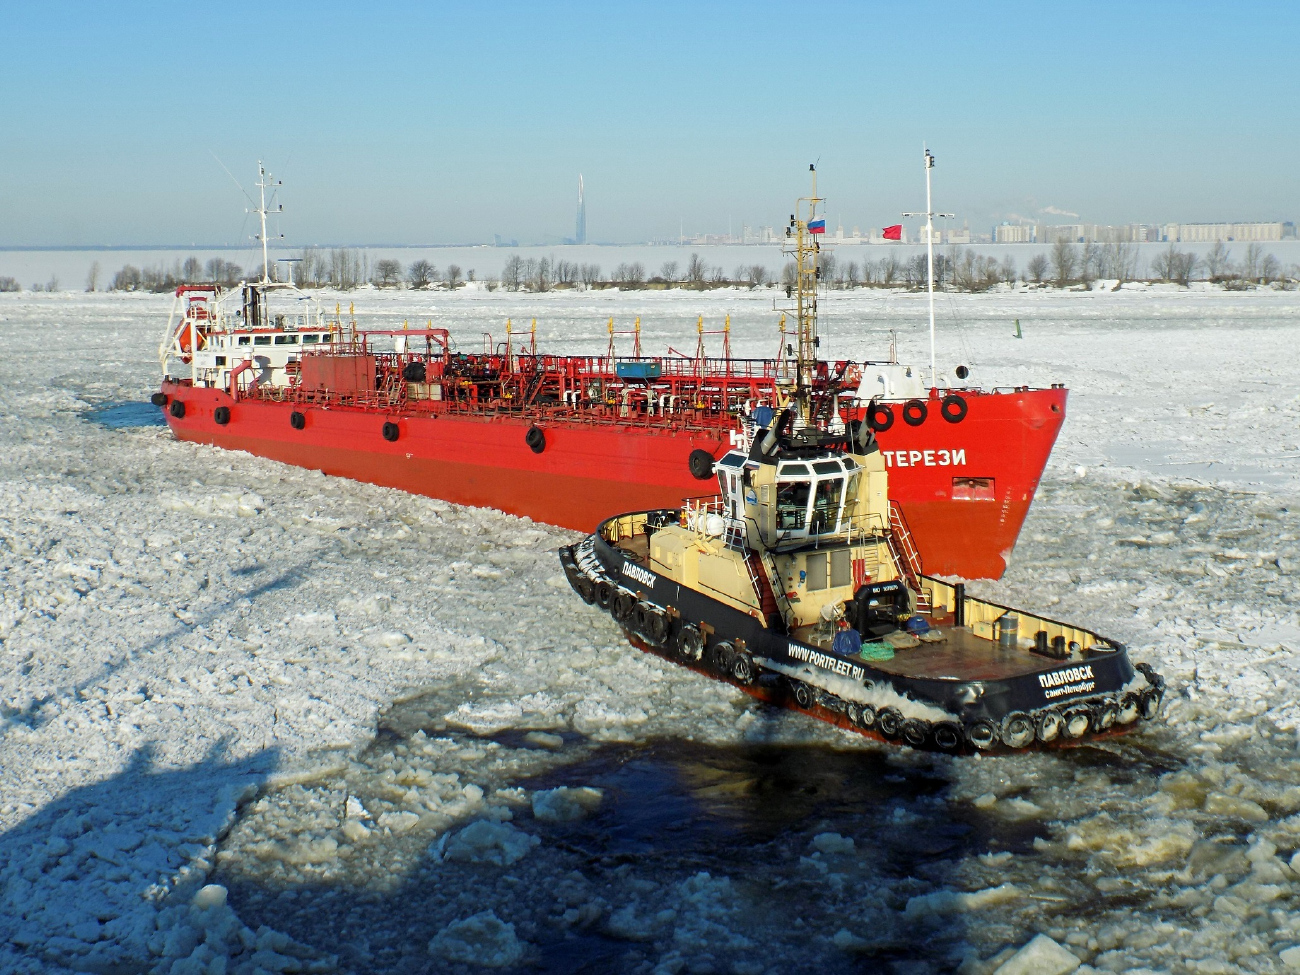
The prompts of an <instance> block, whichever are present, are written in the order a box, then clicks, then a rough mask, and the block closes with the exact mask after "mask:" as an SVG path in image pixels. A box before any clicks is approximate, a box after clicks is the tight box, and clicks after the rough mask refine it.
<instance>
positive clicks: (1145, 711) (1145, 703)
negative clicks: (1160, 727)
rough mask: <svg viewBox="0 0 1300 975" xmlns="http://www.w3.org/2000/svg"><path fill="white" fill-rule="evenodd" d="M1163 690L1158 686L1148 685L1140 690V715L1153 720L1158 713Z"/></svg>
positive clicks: (1162, 698)
mask: <svg viewBox="0 0 1300 975" xmlns="http://www.w3.org/2000/svg"><path fill="white" fill-rule="evenodd" d="M1164 696H1165V695H1164V691H1163V690H1162V689H1160V688H1159V687H1148V688H1147V689H1146V690H1145V691H1143V692H1142V717H1144V718H1146V719H1147V720H1148V721H1153V720H1155V717H1156V715H1158V714H1159V713H1160V704H1161V702H1162V701H1163V700H1164Z"/></svg>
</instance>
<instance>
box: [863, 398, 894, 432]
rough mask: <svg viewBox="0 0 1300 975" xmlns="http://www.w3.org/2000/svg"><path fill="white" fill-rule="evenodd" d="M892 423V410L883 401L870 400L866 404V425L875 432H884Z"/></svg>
mask: <svg viewBox="0 0 1300 975" xmlns="http://www.w3.org/2000/svg"><path fill="white" fill-rule="evenodd" d="M893 425H894V411H893V410H891V409H890V408H889V407H888V406H886V405H885V404H884V403H876V402H874V401H873V402H872V403H869V404H868V405H867V426H869V427H871V429H872V430H875V431H876V433H884V432H885V431H886V430H888V429H889V428H890V427H892V426H893Z"/></svg>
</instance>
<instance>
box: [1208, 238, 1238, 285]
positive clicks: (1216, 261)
mask: <svg viewBox="0 0 1300 975" xmlns="http://www.w3.org/2000/svg"><path fill="white" fill-rule="evenodd" d="M1231 270H1232V255H1231V254H1230V253H1229V251H1228V248H1226V247H1224V246H1223V241H1221V240H1216V241H1215V242H1214V246H1213V247H1211V248H1210V250H1209V252H1208V253H1207V254H1206V255H1205V273H1206V274H1208V275H1209V277H1210V280H1211V281H1222V280H1223V279H1224V278H1226V277H1227V276H1228V274H1229V273H1230V272H1231Z"/></svg>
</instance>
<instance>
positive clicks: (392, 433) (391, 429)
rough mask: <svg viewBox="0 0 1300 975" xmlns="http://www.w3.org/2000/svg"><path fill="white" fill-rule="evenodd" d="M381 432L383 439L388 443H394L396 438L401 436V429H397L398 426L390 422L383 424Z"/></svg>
mask: <svg viewBox="0 0 1300 975" xmlns="http://www.w3.org/2000/svg"><path fill="white" fill-rule="evenodd" d="M381 432H382V433H383V435H384V439H385V440H387V441H388V442H389V443H395V442H396V441H397V438H398V437H400V436H401V435H402V431H401V428H400V427H398V425H397V424H396V423H394V422H393V421H392V420H389V421H388V422H387V423H385V424H384V427H383V430H382V431H381Z"/></svg>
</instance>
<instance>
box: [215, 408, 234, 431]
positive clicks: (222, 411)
mask: <svg viewBox="0 0 1300 975" xmlns="http://www.w3.org/2000/svg"><path fill="white" fill-rule="evenodd" d="M212 419H214V420H216V421H217V426H219V427H224V426H225V425H226V424H227V423H229V422H230V407H229V406H218V407H217V408H216V409H215V410H213V411H212Z"/></svg>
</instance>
